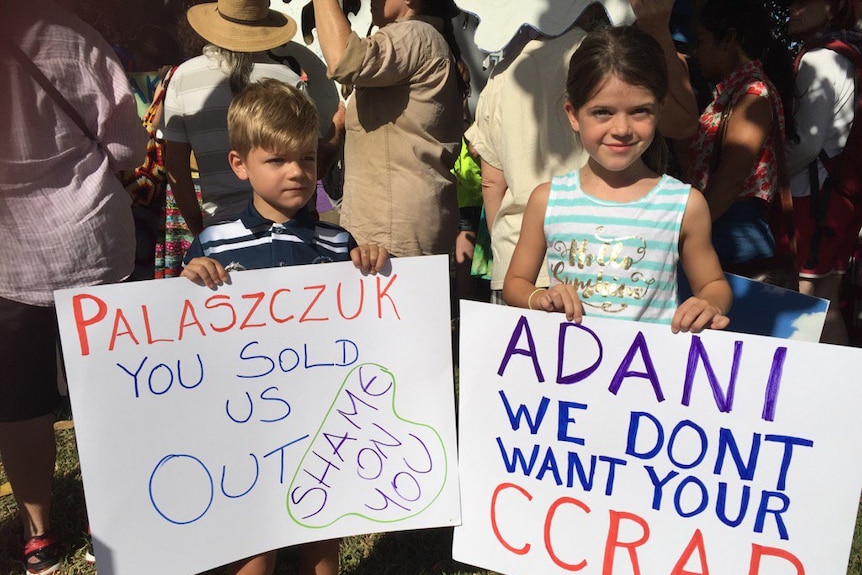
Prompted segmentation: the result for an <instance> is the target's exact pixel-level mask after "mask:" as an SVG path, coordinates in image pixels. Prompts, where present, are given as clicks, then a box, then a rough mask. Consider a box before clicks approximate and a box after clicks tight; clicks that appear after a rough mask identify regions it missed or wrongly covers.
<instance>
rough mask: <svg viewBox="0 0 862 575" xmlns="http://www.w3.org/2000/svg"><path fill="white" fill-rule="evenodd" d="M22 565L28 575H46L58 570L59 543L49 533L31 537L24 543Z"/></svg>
mask: <svg viewBox="0 0 862 575" xmlns="http://www.w3.org/2000/svg"><path fill="white" fill-rule="evenodd" d="M23 556H24V565H25V566H26V567H27V573H28V574H29V575H48V574H49V573H54V572H55V571H57V570H58V569H59V568H60V563H61V557H60V542H59V541H58V540H57V538H56V537H54V535H53V534H51V533H45V534H44V535H37V536H35V537H31V538H30V539H28V540H27V542H26V543H24V551H23Z"/></svg>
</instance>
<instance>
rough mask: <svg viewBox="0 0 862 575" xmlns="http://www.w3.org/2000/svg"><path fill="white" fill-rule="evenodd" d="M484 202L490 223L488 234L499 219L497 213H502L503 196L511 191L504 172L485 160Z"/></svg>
mask: <svg viewBox="0 0 862 575" xmlns="http://www.w3.org/2000/svg"><path fill="white" fill-rule="evenodd" d="M481 165H482V201H483V202H484V204H485V220H486V221H487V223H488V233H491V228H492V227H493V226H494V220H495V219H496V218H497V212H499V211H500V204H502V203H503V196H504V195H506V190H508V189H509V184H508V183H506V176H505V175H504V174H503V170H501V169H499V168H495V167H494V166H492V165H491V164H489V163H488V162H486V161H485V160H482V162H481Z"/></svg>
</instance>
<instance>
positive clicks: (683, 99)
mask: <svg viewBox="0 0 862 575" xmlns="http://www.w3.org/2000/svg"><path fill="white" fill-rule="evenodd" d="M630 2H631V6H632V11H633V12H634V13H635V17H636V18H637V26H638V28H640V29H641V30H643V31H644V32H646V33H647V34H649V35H650V36H652V37H653V38H654V39H655V40H656V41H657V42H658V43H659V44H660V45H661V48H662V51H663V52H664V61H665V64H666V65H667V72H668V95H667V100H666V101H665V104H664V109H663V110H662V113H661V116H660V118H659V125H658V128H659V130H660V131H661V133H662V135H664V136H667V137H669V138H677V139H680V138H689V137H691V136H693V135H694V134H695V132H697V119H698V111H697V100H696V99H695V97H694V89H692V87H691V80H690V79H689V75H688V64H686V62H685V58H684V57H683V56H682V55H681V54H679V53H678V52H677V51H676V46H675V45H674V43H673V38H672V37H671V35H670V13H671V10H672V9H673V3H674V0H630Z"/></svg>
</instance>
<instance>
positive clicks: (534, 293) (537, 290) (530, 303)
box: [527, 288, 548, 309]
mask: <svg viewBox="0 0 862 575" xmlns="http://www.w3.org/2000/svg"><path fill="white" fill-rule="evenodd" d="M542 290H545V291H548V290H547V289H546V288H536V289H534V290H533V292H532V293H531V294H530V297H528V298H527V307H528V308H529V309H533V296H534V295H536V294H537V293H539V292H540V291H542Z"/></svg>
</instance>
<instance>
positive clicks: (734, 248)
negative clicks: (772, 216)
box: [712, 199, 775, 266]
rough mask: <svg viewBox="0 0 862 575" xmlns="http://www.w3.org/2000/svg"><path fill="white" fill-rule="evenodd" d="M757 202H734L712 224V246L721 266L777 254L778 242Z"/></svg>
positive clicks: (764, 210)
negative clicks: (776, 243)
mask: <svg viewBox="0 0 862 575" xmlns="http://www.w3.org/2000/svg"><path fill="white" fill-rule="evenodd" d="M765 208H766V205H765V204H764V203H763V202H762V201H761V200H757V199H752V200H744V201H737V202H734V203H733V205H731V206H730V208H729V209H728V210H727V211H726V212H724V215H723V216H721V217H720V218H718V219H717V220H716V221H714V222H713V223H712V245H713V246H714V247H715V253H717V254H718V260H719V261H720V262H721V264H722V266H725V265H728V264H739V263H742V262H747V261H750V260H753V259H758V258H768V257H772V256H773V255H775V239H774V238H773V237H772V232H770V231H769V224H768V223H767V222H766V220H765V219H764V214H766V213H767V210H766V209H765Z"/></svg>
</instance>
